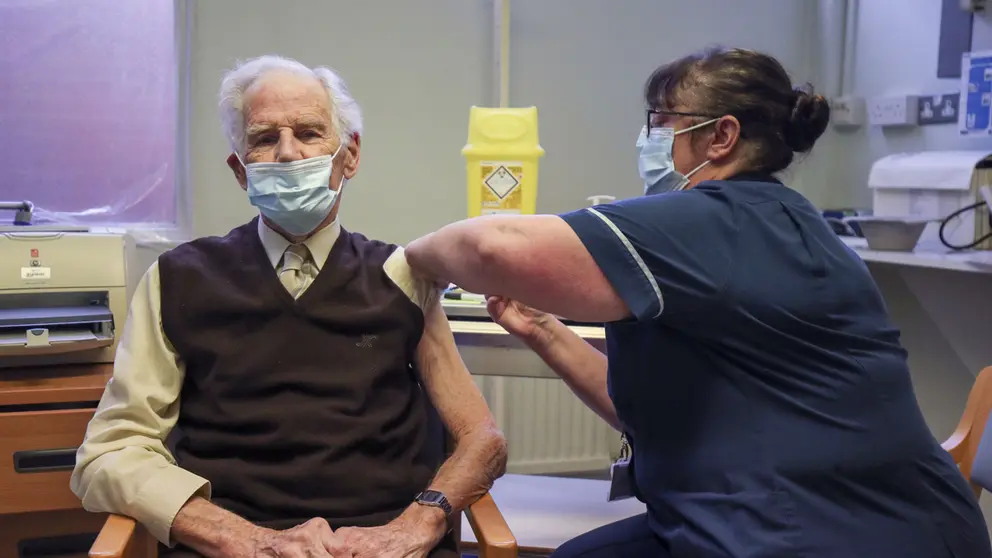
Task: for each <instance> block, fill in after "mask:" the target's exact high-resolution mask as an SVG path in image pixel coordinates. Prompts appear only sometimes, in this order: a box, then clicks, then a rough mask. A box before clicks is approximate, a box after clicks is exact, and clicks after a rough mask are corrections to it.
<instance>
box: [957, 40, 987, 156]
mask: <svg viewBox="0 0 992 558" xmlns="http://www.w3.org/2000/svg"><path fill="white" fill-rule="evenodd" d="M960 105H961V108H960V110H959V114H958V128H959V130H960V132H961V135H962V136H983V137H988V136H990V135H992V50H987V51H981V52H966V53H964V55H963V56H962V57H961V102H960Z"/></svg>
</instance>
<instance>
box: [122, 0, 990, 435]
mask: <svg viewBox="0 0 992 558" xmlns="http://www.w3.org/2000/svg"><path fill="white" fill-rule="evenodd" d="M822 1H825V2H826V1H830V0H822ZM512 8H513V14H512V24H511V30H512V48H511V56H512V60H511V80H512V88H511V102H512V104H513V105H516V106H525V105H531V104H533V105H536V106H538V109H539V118H540V136H541V143H542V145H543V147H544V148H545V149H546V151H547V155H546V157H545V158H544V159H543V160H542V162H541V171H540V194H539V199H538V209H539V211H542V212H560V211H567V210H570V209H574V208H577V207H580V206H583V205H585V203H586V202H585V198H586V197H587V196H589V195H592V194H598V193H611V194H614V195H617V196H618V197H628V196H634V195H637V194H638V193H639V191H640V188H641V186H640V185H639V183H638V182H639V181H638V178H637V175H636V167H635V164H636V159H635V151H634V148H633V143H634V138H635V136H636V133H637V132H638V130H639V129H640V126H641V125H642V121H643V111H642V100H641V97H640V93H641V87H642V85H643V81H644V79H645V78H646V77H647V75H648V74H649V73H650V72H651V70H653V69H654V67H655V66H657V65H658V64H660V63H662V62H665V61H667V60H669V59H672V58H674V57H677V56H679V55H681V54H684V53H687V52H689V51H692V50H695V49H697V48H700V47H702V46H705V45H709V44H713V43H721V44H726V45H735V46H746V47H752V48H758V49H762V50H765V51H767V52H769V53H771V54H773V55H775V56H777V57H779V58H780V59H781V60H782V62H783V63H784V64H785V65H786V67H787V68H788V69H789V70H790V71H791V72H792V73H793V77H794V80H795V81H797V82H800V81H807V80H809V81H813V82H814V83H815V84H817V85H818V86H820V89H821V90H826V89H829V87H830V85H829V83H831V82H830V80H831V79H832V78H831V76H828V75H826V73H825V72H826V71H827V68H826V67H825V61H828V60H830V59H831V56H833V55H834V54H835V52H834V51H831V50H830V49H831V48H837V47H839V45H838V44H836V42H833V43H831V42H829V41H830V38H829V37H826V36H823V35H822V34H821V32H822V29H821V26H819V25H818V23H819V20H818V17H819V15H818V4H817V3H816V2H798V1H790V0H748V1H747V2H740V1H739V0H694V1H693V2H686V1H684V0H624V1H623V2H617V1H616V0H541V1H536V0H530V1H522V0H516V1H514V2H512ZM939 15H940V2H939V1H937V0H862V1H861V2H860V12H859V14H858V16H859V17H858V18H857V27H856V32H857V51H856V56H855V57H854V59H855V65H854V68H852V72H851V73H852V75H853V84H851V85H852V86H853V92H854V93H855V94H859V95H864V96H873V95H880V94H887V93H898V92H916V93H942V92H945V91H954V90H955V89H956V88H957V87H958V84H957V82H956V81H955V80H938V79H936V78H935V77H934V76H935V75H936V53H937V34H938V29H939ZM491 24H492V5H491V1H489V0H418V1H417V2H397V1H390V0H364V1H361V2H343V1H332V0H284V1H283V2H282V3H281V4H280V5H279V7H276V6H275V5H274V4H273V3H272V2H268V1H261V0H210V1H202V2H195V3H193V30H192V45H191V51H192V76H191V96H192V99H191V111H192V123H191V135H192V149H191V177H192V200H193V204H194V205H193V223H194V233H195V234H196V235H197V236H202V235H208V234H223V233H225V232H226V231H227V230H229V229H230V228H232V227H234V226H237V225H239V224H241V223H243V222H245V221H247V220H248V219H249V218H251V216H252V215H253V210H252V208H251V207H250V206H249V205H248V203H247V201H246V199H245V196H244V194H243V192H242V191H241V190H240V189H239V188H238V186H237V184H236V183H235V181H234V179H233V177H232V176H231V174H230V171H229V170H228V168H227V166H226V164H225V162H224V160H225V158H226V157H227V152H228V149H227V143H226V141H225V140H224V138H223V137H221V133H220V130H219V123H218V116H217V112H216V90H217V86H218V84H219V80H220V76H221V73H222V72H223V71H224V69H226V68H229V67H230V66H231V65H232V64H233V63H234V61H235V60H236V59H238V58H244V57H250V56H256V55H260V54H264V53H279V54H283V55H287V56H292V57H296V58H298V59H300V60H301V61H303V62H304V63H307V64H329V65H331V66H333V67H335V68H337V69H338V70H339V71H340V72H341V73H342V75H343V76H344V77H345V78H346V80H347V81H348V82H349V85H350V86H351V89H352V92H353V93H354V95H355V97H356V98H357V99H358V101H359V102H360V103H361V104H362V106H363V107H364V109H365V115H366V133H365V137H364V138H363V154H362V155H363V156H362V167H361V170H360V172H359V175H358V177H357V178H356V179H355V180H354V181H352V182H351V183H350V184H349V188H348V190H347V191H346V193H345V195H344V199H343V203H344V207H343V211H342V216H343V217H342V218H343V222H344V224H345V226H347V227H349V228H352V229H355V230H360V231H362V232H364V233H366V234H368V235H370V236H373V237H378V238H381V239H383V240H388V241H394V242H406V241H408V240H410V239H412V238H415V237H416V236H419V235H421V234H423V233H426V232H429V231H431V230H434V229H436V228H437V227H439V226H441V225H443V224H445V223H448V222H450V221H453V220H456V219H460V218H462V217H463V216H464V215H465V194H464V191H465V186H464V180H465V178H464V168H463V161H462V158H461V156H460V153H459V150H460V148H461V147H462V145H463V144H464V142H465V138H466V133H467V121H468V118H467V116H468V108H469V106H470V105H472V104H479V105H486V104H492V103H493V101H494V95H493V93H492V89H493V83H492V72H491V70H490V67H489V64H490V62H491V60H492V34H491V27H490V26H491ZM984 25H986V24H985V23H984V22H980V23H978V24H976V27H978V30H980V31H982V32H984V31H986V30H987V28H986V27H983V26H984ZM989 35H990V36H992V34H989ZM990 46H992V45H990ZM826 92H827V93H830V91H826ZM955 147H980V148H992V140H980V141H978V142H974V140H963V139H960V138H958V137H957V135H956V132H955V129H954V127H953V126H933V127H928V128H920V129H915V130H909V131H904V132H889V131H886V132H884V133H883V132H880V131H876V130H866V129H862V130H859V131H857V132H854V133H847V134H841V133H838V132H836V131H834V130H830V131H828V132H827V134H826V135H825V137H824V138H823V140H822V141H821V142H820V144H819V145H818V146H817V148H816V149H815V151H814V154H813V155H812V156H811V157H810V158H809V159H807V160H806V161H805V162H803V163H801V164H800V165H799V166H798V167H797V168H796V169H795V170H794V171H793V172H791V173H790V178H791V180H790V183H791V184H792V185H793V186H794V187H795V188H796V189H798V190H800V191H801V192H803V193H804V194H806V195H807V196H808V197H809V198H811V199H812V201H813V202H814V203H817V204H819V205H821V206H834V207H839V206H852V205H853V206H864V205H866V204H868V203H869V202H870V197H869V196H868V194H867V188H866V187H865V180H866V177H867V172H868V168H869V166H870V164H871V162H872V161H874V160H875V159H877V158H879V157H881V156H883V155H885V154H887V153H890V152H893V151H903V150H917V149H950V148H955ZM154 255H155V251H154V250H145V251H144V252H142V258H141V260H142V261H140V262H136V265H134V266H132V268H133V270H134V271H135V273H141V272H142V271H143V270H144V267H145V266H146V265H147V263H148V262H150V261H151V259H152V258H153V257H154ZM874 271H875V274H876V278H877V279H878V281H879V284H880V285H881V286H882V287H883V290H884V291H885V293H886V297H887V300H888V302H889V305H890V309H891V311H892V313H893V316H894V319H895V320H896V322H897V324H898V325H899V326H900V327H901V328H902V329H903V332H904V340H905V342H906V345H907V347H908V348H909V349H910V353H911V365H912V368H913V374H914V381H915V384H916V388H917V394H918V396H919V398H920V401H921V405H922V406H923V408H924V412H925V413H926V415H927V419H928V421H929V422H930V424H931V428H932V429H933V430H934V432H935V434H936V435H938V437H941V438H942V437H944V436H946V435H947V434H948V433H949V432H950V430H951V429H952V428H953V425H954V424H955V423H956V421H957V419H958V417H959V416H960V413H961V410H962V408H963V404H964V400H965V398H966V396H967V391H968V389H969V388H970V385H971V382H972V381H973V376H972V374H973V373H974V372H975V371H976V370H977V364H976V363H977V362H979V361H980V360H981V359H980V357H979V356H976V355H975V354H970V353H969V352H968V351H967V350H962V348H961V346H960V344H958V343H956V341H955V338H956V336H957V332H954V331H952V330H953V328H949V327H948V326H947V324H948V321H949V320H953V319H954V314H955V313H956V312H958V313H960V312H964V313H965V314H966V317H967V313H968V312H971V313H972V314H974V312H980V311H983V310H981V308H983V307H982V306H980V305H977V306H976V305H972V306H970V307H968V306H961V305H960V304H959V302H960V301H958V302H947V301H942V300H940V298H939V297H937V298H934V297H933V296H929V297H928V296H923V295H920V292H922V291H926V290H927V289H930V290H932V289H931V287H934V288H936V287H940V286H941V285H942V284H944V283H946V281H947V279H946V276H938V275H934V274H933V273H929V274H928V273H926V272H924V273H920V274H915V275H913V276H912V277H906V276H904V275H903V274H901V273H898V272H897V271H896V270H892V269H888V268H884V267H882V268H877V269H874ZM961 285H964V286H963V287H961V289H962V291H963V292H966V290H967V289H971V290H974V289H975V288H976V287H974V286H973V285H972V286H968V285H967V284H965V283H961ZM989 363H990V364H992V359H990V360H989Z"/></svg>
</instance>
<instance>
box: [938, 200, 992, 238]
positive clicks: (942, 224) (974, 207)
mask: <svg viewBox="0 0 992 558" xmlns="http://www.w3.org/2000/svg"><path fill="white" fill-rule="evenodd" d="M983 206H985V207H989V205H988V203H986V202H984V201H980V202H978V203H973V204H971V205H966V206H964V207H962V208H961V209H959V210H957V211H955V212H954V213H951V214H950V215H948V216H947V217H945V218H944V220H943V221H941V222H940V230H938V231H937V234H938V236H940V243H941V244H943V245H944V246H947V247H948V248H950V249H951V250H970V249H972V248H974V247H975V246H978V245H979V244H981V243H983V242H985V241H986V240H988V239H990V238H992V233H989V234H986V235H985V236H982V237H981V238H976V239H975V241H974V242H972V243H970V244H964V245H958V246H955V245H953V244H951V243H950V242H948V241H947V239H946V238H944V228H945V227H947V224H948V223H950V222H951V221H952V220H954V218H955V217H957V216H958V215H961V214H962V213H966V212H968V211H975V212H977V211H978V209H979V208H980V207H983ZM990 210H992V208H990ZM986 218H987V219H988V220H989V225H990V226H992V211H989V215H988V216H987V217H986Z"/></svg>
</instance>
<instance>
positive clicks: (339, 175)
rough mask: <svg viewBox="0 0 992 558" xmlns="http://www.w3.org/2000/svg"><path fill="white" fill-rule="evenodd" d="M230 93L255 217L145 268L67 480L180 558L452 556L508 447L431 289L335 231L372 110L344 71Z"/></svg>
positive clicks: (279, 62) (393, 250)
mask: <svg viewBox="0 0 992 558" xmlns="http://www.w3.org/2000/svg"><path fill="white" fill-rule="evenodd" d="M220 98H221V103H220V104H221V110H222V113H223V120H224V127H225V132H226V134H227V136H228V137H229V138H230V141H231V147H232V151H233V153H232V154H231V155H230V157H228V159H227V163H228V165H229V166H230V167H231V170H232V171H233V172H234V176H235V178H236V179H237V181H238V183H239V184H240V185H241V188H242V189H244V190H246V191H247V193H248V197H249V200H250V201H251V203H252V205H254V206H255V207H257V208H258V210H259V212H260V214H261V215H260V217H258V218H256V219H254V220H252V221H251V222H250V223H248V224H245V225H243V226H240V227H238V228H236V229H234V230H232V231H231V232H230V233H228V234H227V236H224V237H222V238H217V237H208V238H201V239H198V240H194V241H192V242H189V243H186V244H183V245H181V246H179V247H177V248H176V249H174V250H172V251H170V252H167V253H165V254H163V255H162V256H161V257H159V259H158V261H157V262H156V264H155V265H152V267H151V268H150V269H149V270H148V272H147V273H146V274H145V276H144V278H143V279H142V280H141V283H140V284H139V285H138V288H137V291H136V293H135V296H134V300H133V301H132V304H131V313H130V316H129V317H128V321H127V324H126V326H125V328H124V333H123V335H122V337H121V343H120V347H119V349H118V353H117V360H116V362H115V364H114V377H113V379H112V380H111V381H110V382H109V383H108V385H107V389H106V392H105V393H104V396H103V400H102V401H101V402H100V407H99V409H98V411H97V413H96V415H95V416H94V418H93V420H92V421H91V422H90V425H89V428H88V429H87V433H86V439H85V441H84V443H83V445H82V446H81V447H80V448H79V453H78V456H77V465H76V469H75V471H74V472H73V476H72V488H73V490H74V491H75V493H76V494H77V495H78V496H79V497H80V498H81V499H82V502H83V505H84V507H85V508H86V509H88V510H91V511H98V512H113V513H118V514H123V515H127V516H131V517H133V518H135V519H137V520H138V521H139V522H140V523H142V524H143V525H144V526H145V527H147V528H148V529H149V530H150V531H151V533H152V534H153V535H154V536H155V537H156V538H157V539H158V540H159V541H161V542H162V543H164V544H165V545H167V547H169V548H171V550H169V549H168V548H166V547H163V548H162V551H163V554H164V555H166V556H197V555H203V556H208V557H242V556H248V557H255V556H258V557H279V558H289V557H297V556H314V557H317V556H334V557H336V558H340V557H351V556H359V557H365V556H369V557H372V556H376V557H393V556H395V557H414V556H426V555H430V556H455V555H456V554H455V551H454V548H455V541H452V540H450V538H451V537H450V534H448V528H447V519H448V516H449V515H450V514H451V513H453V512H457V511H459V510H461V509H463V508H465V507H466V506H468V505H469V504H470V503H472V502H473V501H474V500H475V499H477V498H478V497H479V496H481V495H482V494H484V493H485V492H486V491H487V490H488V489H489V487H490V486H491V485H492V482H493V481H494V480H495V479H496V478H497V477H498V476H499V475H501V474H502V473H503V470H504V467H505V463H506V442H505V440H504V439H503V437H502V434H501V433H500V432H499V430H498V429H497V428H496V425H495V423H494V421H493V418H492V415H491V414H490V413H489V410H488V409H487V407H486V404H485V401H484V400H483V399H482V397H481V395H480V393H479V391H478V390H477V389H476V387H475V385H474V383H473V382H472V379H471V377H470V375H469V374H468V372H467V371H466V369H465V366H464V364H463V363H462V361H461V359H460V357H459V355H458V351H457V349H456V347H455V344H454V340H453V337H452V335H451V330H450V329H449V327H448V323H447V320H446V318H445V316H444V312H443V310H442V309H441V305H440V303H439V302H438V297H437V293H436V291H435V290H434V287H433V285H431V284H429V283H426V282H424V281H423V280H422V279H418V278H417V277H415V276H414V275H412V274H411V272H410V269H409V267H408V266H407V263H406V259H405V257H404V254H403V251H402V249H401V248H398V247H396V246H392V245H388V244H384V243H381V242H376V241H372V240H368V239H366V238H365V237H364V236H361V235H359V234H356V233H352V232H348V231H346V230H344V229H342V228H341V227H340V226H339V224H338V221H337V214H338V208H339V207H340V198H341V194H342V190H343V187H344V185H345V184H346V182H347V180H348V179H350V178H352V177H353V176H355V173H356V172H357V171H358V163H359V153H360V151H361V113H360V110H359V107H358V105H357V104H356V102H355V101H354V99H352V98H351V96H350V95H349V93H348V90H347V87H346V86H345V84H344V82H343V81H342V80H341V79H340V78H339V77H338V76H337V75H335V74H334V73H333V72H332V71H331V70H329V69H326V68H317V69H313V70H311V69H309V68H307V67H305V66H303V65H302V64H299V63H298V62H295V61H293V60H288V59H284V58H278V57H262V58H258V59H254V60H251V61H249V62H247V63H244V64H241V65H239V66H238V67H237V68H236V69H234V70H233V71H231V72H230V73H229V74H228V75H227V76H226V77H225V78H224V80H223V83H222V86H221V93H220ZM431 404H433V405H431ZM435 409H436V411H437V413H438V414H439V415H440V418H441V420H442V421H443V423H444V425H445V426H446V427H447V430H448V432H449V433H450V434H451V436H452V437H453V438H454V442H455V450H454V453H453V454H452V455H451V456H450V457H449V458H448V459H447V460H446V461H444V462H443V465H442V464H441V461H442V460H443V454H442V453H441V449H442V448H439V447H437V446H438V444H436V441H437V439H438V435H437V434H439V433H440V431H435V432H431V428H430V426H431V424H432V423H434V422H435V421H429V413H431V412H433V411H434V410H435ZM173 427H177V428H176V429H175V430H173ZM170 434H171V435H170ZM167 438H169V440H168V443H167V441H166V439H167ZM438 466H440V468H439V469H438Z"/></svg>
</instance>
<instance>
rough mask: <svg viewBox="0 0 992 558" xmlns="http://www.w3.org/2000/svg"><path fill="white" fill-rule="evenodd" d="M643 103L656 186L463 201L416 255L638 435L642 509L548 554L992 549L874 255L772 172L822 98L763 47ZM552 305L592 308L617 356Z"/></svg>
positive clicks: (823, 115) (662, 82)
mask: <svg viewBox="0 0 992 558" xmlns="http://www.w3.org/2000/svg"><path fill="white" fill-rule="evenodd" d="M645 102H646V105H647V107H648V108H647V111H646V122H645V125H644V128H643V129H642V130H641V133H640V136H639V137H638V139H637V144H636V145H637V148H638V150H639V152H640V159H639V167H640V173H641V176H642V177H643V179H644V187H645V194H646V195H645V196H643V197H638V198H635V199H630V200H625V201H621V202H617V203H613V204H609V205H601V206H597V207H593V208H587V209H583V210H580V211H575V212H572V213H567V214H564V215H560V216H555V215H537V216H487V217H481V218H475V219H469V220H465V221H461V222H458V223H455V224H452V225H449V226H446V227H444V228H442V229H440V230H439V231H437V232H435V233H433V234H430V235H427V236H425V237H423V238H421V239H419V240H416V241H414V242H413V243H411V244H410V245H409V246H408V248H407V251H406V256H407V258H408V260H409V262H410V265H411V266H413V267H414V268H415V269H417V270H420V271H421V272H422V273H424V274H425V275H428V276H430V277H432V278H434V279H437V280H439V281H451V282H453V283H456V284H458V285H460V286H462V287H464V288H465V289H468V290H470V291H474V292H480V293H488V294H490V295H497V296H493V297H491V298H490V303H489V311H490V313H491V314H492V316H493V318H494V319H495V321H496V322H498V323H499V324H501V325H502V326H503V327H505V328H506V329H507V330H508V331H510V332H511V333H513V334H514V335H516V336H518V337H520V338H521V339H522V340H523V341H525V342H526V343H527V344H528V345H529V346H530V347H531V348H532V349H533V350H534V351H536V352H537V353H538V354H539V355H540V356H541V357H542V358H543V359H544V360H545V361H546V362H547V363H548V365H549V366H550V367H551V368H552V369H554V370H555V372H556V373H557V374H559V375H560V376H561V377H562V379H564V381H565V382H566V383H567V384H568V385H569V386H570V387H571V388H572V390H573V391H574V392H575V393H576V395H577V396H578V397H579V398H581V399H582V401H584V402H585V403H586V404H587V405H588V406H589V407H590V408H592V409H593V410H594V411H596V412H597V413H598V414H599V415H600V416H601V417H602V418H603V419H604V420H606V421H607V422H609V423H610V424H611V425H613V426H614V427H616V428H617V429H618V430H620V431H621V432H623V433H624V435H625V438H626V439H627V440H628V441H629V442H630V445H631V448H632V454H633V457H632V464H631V466H630V467H629V468H628V469H627V470H626V472H627V473H629V474H630V475H631V480H632V482H633V485H634V486H633V492H634V493H636V495H637V497H638V498H639V499H641V500H642V501H643V502H645V503H646V504H647V508H648V512H647V514H645V515H642V516H638V517H633V518H630V519H627V520H625V521H621V522H619V523H615V524H612V525H608V526H606V527H602V528H600V529H597V530H595V531H593V532H591V533H587V534H585V535H583V536H580V537H578V538H577V539H575V540H573V541H570V542H568V543H566V544H565V545H564V546H562V547H561V548H560V549H559V550H558V552H557V553H556V554H555V556H559V557H571V556H584V557H606V556H624V557H634V558H636V557H639V556H650V557H668V556H670V557H674V558H683V557H686V558H688V557H693V558H695V557H706V558H723V557H728V558H729V557H733V558H759V557H760V558H796V557H801V558H859V557H866V558H889V557H891V558H944V557H946V558H988V557H989V556H990V555H992V550H990V546H989V538H988V533H987V531H986V526H985V522H984V520H983V518H982V514H981V512H980V511H979V508H978V504H977V501H976V498H975V497H974V495H973V494H972V492H971V490H970V488H969V487H968V485H967V484H966V482H965V480H964V479H963V477H962V476H961V474H960V473H959V472H958V470H957V468H956V466H955V465H954V463H953V462H952V460H951V459H950V457H949V456H948V455H947V454H946V453H945V452H944V451H943V450H942V449H941V447H940V445H939V444H938V443H937V441H936V440H935V439H934V437H933V436H932V435H931V433H930V431H929V430H928V428H927V425H926V423H925V422H924V419H923V416H922V414H921V412H920V409H919V407H918V405H917V402H916V398H915V396H914V394H913V386H912V385H911V382H910V375H909V370H908V368H907V364H906V352H905V350H904V349H903V348H902V347H901V346H900V344H899V331H898V330H897V329H896V328H895V327H893V325H892V324H891V322H890V320H889V317H888V314H887V312H886V309H885V305H884V303H883V301H882V297H881V296H880V294H879V291H878V288H877V287H876V285H875V283H874V282H873V280H872V277H871V275H870V274H869V273H868V270H867V268H866V267H865V265H864V263H863V262H862V261H861V260H860V259H859V257H858V256H857V255H856V254H855V253H854V252H852V251H851V250H850V249H848V248H847V247H846V246H845V245H844V244H843V243H842V242H841V241H840V239H838V238H837V236H836V235H835V234H834V233H833V232H832V231H831V229H830V227H829V226H828V225H827V223H825V222H824V220H823V219H822V218H821V216H820V214H819V213H818V211H817V210H816V208H815V207H813V205H812V204H811V203H810V202H809V201H808V200H806V199H805V198H804V197H803V196H802V195H800V194H799V193H798V192H796V191H794V190H791V189H789V188H788V187H787V186H785V185H784V184H783V183H782V182H781V181H780V180H779V179H778V178H777V175H778V173H780V172H781V171H783V170H785V169H786V168H787V167H788V166H789V165H790V164H791V163H792V161H793V156H794V154H795V153H805V152H808V151H810V149H811V148H812V147H813V144H814V143H815V142H816V140H817V138H819V136H820V135H821V134H822V133H823V131H824V129H825V128H826V127H827V123H828V120H829V115H830V109H829V107H828V105H827V101H826V100H825V99H824V98H823V97H822V96H819V95H814V94H813V93H812V92H811V91H810V90H809V89H808V88H797V89H794V88H793V86H792V84H791V81H790V79H789V76H788V75H787V74H786V72H785V70H784V69H783V67H782V65H781V64H780V63H779V62H778V61H776V60H775V59H774V58H772V57H770V56H767V55H764V54H760V53H757V52H752V51H748V50H741V49H729V50H728V49H714V50H708V51H705V52H702V53H699V54H694V55H691V56H687V57H685V58H682V59H679V60H676V61H674V62H672V63H670V64H667V65H665V66H662V67H660V68H658V69H657V70H656V71H655V72H654V74H652V75H651V77H650V78H649V79H648V81H647V84H646V87H645ZM594 161H595V158H594V155H593V156H591V157H590V159H589V161H588V162H589V163H590V164H594ZM535 308H536V309H539V310H535ZM545 312H546V313H545ZM553 315H557V316H562V317H566V318H570V319H574V320H580V321H588V322H605V323H606V332H607V349H608V355H609V356H608V357H607V356H604V355H602V354H601V353H599V352H598V351H596V350H595V349H594V348H592V347H591V346H589V345H588V344H586V343H585V342H584V341H582V340H581V339H580V338H578V337H577V336H576V335H575V334H574V333H573V332H572V331H571V330H569V329H568V328H567V327H565V326H563V325H562V323H561V322H560V321H558V319H557V318H555V317H554V316H553ZM618 474H623V472H621V473H618Z"/></svg>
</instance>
